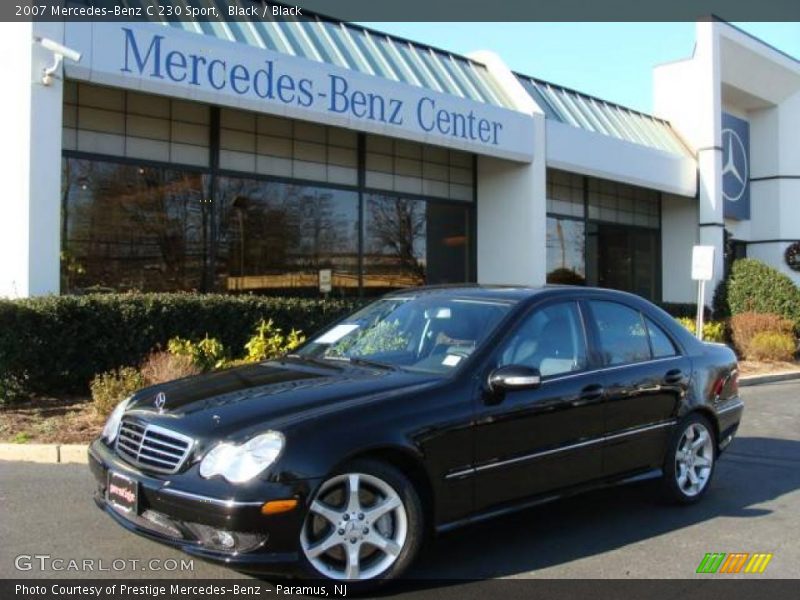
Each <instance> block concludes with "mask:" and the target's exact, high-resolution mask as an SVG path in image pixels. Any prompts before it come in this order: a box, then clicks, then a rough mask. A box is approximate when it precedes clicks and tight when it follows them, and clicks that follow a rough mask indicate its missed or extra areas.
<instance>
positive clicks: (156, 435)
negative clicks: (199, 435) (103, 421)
mask: <svg viewBox="0 0 800 600" xmlns="http://www.w3.org/2000/svg"><path fill="white" fill-rule="evenodd" d="M193 444H194V440H193V439H192V438H190V437H188V436H185V435H183V434H181V433H177V432H175V431H171V430H170V429H166V428H164V427H159V426H158V425H152V424H148V423H142V422H140V421H135V420H133V419H123V420H122V423H121V424H120V427H119V433H118V434H117V444H116V448H117V454H119V455H120V456H121V457H122V458H124V459H125V460H127V461H128V462H130V463H132V464H135V465H139V466H140V467H143V468H145V469H149V470H151V471H158V472H160V473H175V472H176V471H177V470H178V469H180V468H181V465H183V462H184V461H185V460H186V457H187V456H189V452H190V451H191V449H192V445H193Z"/></svg>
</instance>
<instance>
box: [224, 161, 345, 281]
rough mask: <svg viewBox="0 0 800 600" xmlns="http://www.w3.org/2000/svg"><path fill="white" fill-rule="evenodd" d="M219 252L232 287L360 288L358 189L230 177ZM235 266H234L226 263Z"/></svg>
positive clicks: (225, 198)
mask: <svg viewBox="0 0 800 600" xmlns="http://www.w3.org/2000/svg"><path fill="white" fill-rule="evenodd" d="M217 189H218V194H217V197H218V198H219V199H220V203H221V215H220V231H219V252H220V253H221V255H222V257H223V260H222V261H221V263H222V264H221V265H220V266H221V267H222V270H223V272H224V273H225V274H227V275H229V277H228V278H227V281H226V283H225V286H226V287H227V288H228V289H267V288H269V289H275V288H282V287H290V288H294V287H315V288H316V287H317V286H318V276H319V270H320V269H332V270H334V281H333V285H334V287H352V288H357V287H358V231H357V223H358V197H357V195H356V194H355V193H354V192H346V191H341V190H334V189H326V188H315V187H311V186H304V185H297V184H287V183H277V182H262V181H256V180H248V179H239V178H229V177H222V178H220V179H219V183H218V188H217ZM225 265H227V266H225Z"/></svg>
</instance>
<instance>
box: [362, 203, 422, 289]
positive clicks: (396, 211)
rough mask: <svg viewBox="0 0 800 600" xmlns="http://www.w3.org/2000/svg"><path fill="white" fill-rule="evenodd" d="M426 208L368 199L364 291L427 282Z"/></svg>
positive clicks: (412, 204)
mask: <svg viewBox="0 0 800 600" xmlns="http://www.w3.org/2000/svg"><path fill="white" fill-rule="evenodd" d="M425 213H426V204H425V202H423V201H420V200H410V199H408V198H402V197H399V198H398V197H385V196H368V197H367V203H366V223H365V232H366V235H365V242H364V243H365V252H366V256H365V271H366V272H365V277H364V285H365V286H367V287H381V288H383V287H387V288H389V287H407V286H413V285H422V284H424V283H425V281H426V266H427V265H426V263H427V261H426V255H427V251H426V241H427V240H426V235H425V234H426V225H427V220H426V214H425Z"/></svg>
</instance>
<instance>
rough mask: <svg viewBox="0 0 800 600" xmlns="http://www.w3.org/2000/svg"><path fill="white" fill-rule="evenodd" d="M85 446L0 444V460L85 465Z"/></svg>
mask: <svg viewBox="0 0 800 600" xmlns="http://www.w3.org/2000/svg"><path fill="white" fill-rule="evenodd" d="M88 448H89V446H88V445H87V444H0V460H13V461H23V462H35V463H49V464H68V463H69V464H84V465H85V464H86V463H87V462H88V454H87V452H88Z"/></svg>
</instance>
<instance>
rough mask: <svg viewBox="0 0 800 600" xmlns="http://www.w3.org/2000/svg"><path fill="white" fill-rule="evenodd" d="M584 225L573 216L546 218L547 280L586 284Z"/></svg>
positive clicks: (569, 283)
mask: <svg viewBox="0 0 800 600" xmlns="http://www.w3.org/2000/svg"><path fill="white" fill-rule="evenodd" d="M585 257H586V226H585V224H584V222H583V221H578V220H575V219H560V218H557V217H548V218H547V283H560V284H567V285H584V284H585V283H586V268H585V265H586V263H585Z"/></svg>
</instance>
